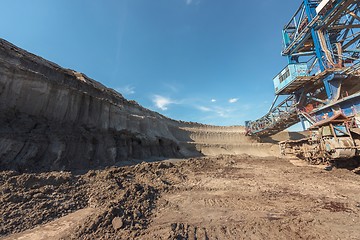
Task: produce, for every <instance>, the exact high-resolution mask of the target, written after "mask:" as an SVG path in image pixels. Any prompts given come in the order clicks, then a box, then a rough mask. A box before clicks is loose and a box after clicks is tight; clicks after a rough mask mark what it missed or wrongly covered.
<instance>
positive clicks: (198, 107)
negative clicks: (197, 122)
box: [197, 106, 213, 112]
mask: <svg viewBox="0 0 360 240" xmlns="http://www.w3.org/2000/svg"><path fill="white" fill-rule="evenodd" d="M197 109H199V110H200V111H203V112H211V111H213V110H212V109H211V108H208V107H204V106H197Z"/></svg>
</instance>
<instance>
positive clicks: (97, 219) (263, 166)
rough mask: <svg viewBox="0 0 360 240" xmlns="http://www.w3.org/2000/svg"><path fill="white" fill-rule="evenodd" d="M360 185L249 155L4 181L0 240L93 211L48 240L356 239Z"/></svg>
mask: <svg viewBox="0 0 360 240" xmlns="http://www.w3.org/2000/svg"><path fill="white" fill-rule="evenodd" d="M359 180H360V176H359V175H356V174H354V173H353V172H351V171H348V170H346V169H334V170H332V171H330V172H328V171H324V170H323V169H320V168H314V167H310V166H295V165H293V164H291V163H290V162H289V160H287V159H281V158H274V157H266V158H260V157H252V156H248V155H238V156H218V157H203V158H193V159H187V160H179V161H175V160H172V161H164V162H155V163H145V162H144V163H141V164H137V165H135V166H128V167H110V168H107V169H104V170H91V171H89V172H87V173H84V174H74V173H70V172H48V173H40V174H26V173H24V174H19V173H17V172H13V171H4V172H2V174H1V182H0V191H1V197H0V205H1V206H2V207H1V212H0V216H1V219H0V222H1V229H0V234H1V235H0V236H3V237H5V238H4V239H42V238H41V236H44V234H45V233H46V231H50V230H51V229H50V230H49V228H50V227H47V228H46V227H44V226H47V225H44V224H45V223H47V222H49V221H52V220H54V219H58V221H60V222H61V221H62V219H64V218H61V217H62V216H66V215H68V216H70V217H68V218H75V217H76V216H77V213H78V214H80V212H77V210H78V209H93V210H91V211H89V212H88V214H87V217H86V216H85V217H84V218H83V219H82V220H81V221H80V222H78V223H72V225H71V226H70V227H69V226H68V227H59V228H60V230H59V232H58V234H56V236H54V239H56V238H60V237H61V238H63V239H359V236H360V225H359V221H360V215H359V214H360V194H359V192H360V185H359ZM71 212H74V213H73V215H69V213H71ZM35 226H40V228H36V229H35V230H33V232H32V233H31V234H30V233H29V232H26V231H25V230H26V229H31V228H34V227H35ZM41 226H43V227H41ZM61 228H62V229H61ZM24 231H25V232H24ZM19 232H23V233H22V234H14V233H19ZM60 233H61V234H60Z"/></svg>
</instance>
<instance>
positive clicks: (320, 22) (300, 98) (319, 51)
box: [245, 0, 360, 137]
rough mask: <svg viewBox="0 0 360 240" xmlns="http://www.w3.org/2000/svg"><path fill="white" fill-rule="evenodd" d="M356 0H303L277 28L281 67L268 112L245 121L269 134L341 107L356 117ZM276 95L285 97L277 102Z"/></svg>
mask: <svg viewBox="0 0 360 240" xmlns="http://www.w3.org/2000/svg"><path fill="white" fill-rule="evenodd" d="M359 11H360V1H359V0H303V1H302V3H301V5H300V7H299V8H298V9H297V11H296V12H295V14H294V15H293V16H292V17H291V19H290V21H289V22H288V23H287V24H286V25H285V26H284V28H283V30H282V36H283V50H282V52H281V54H282V55H283V56H285V57H287V59H288V64H289V65H288V66H286V67H285V68H284V69H283V70H282V71H281V72H280V73H279V74H278V75H277V76H275V78H274V79H273V81H274V87H275V100H274V102H273V104H272V106H271V107H270V110H269V112H268V113H267V114H266V115H265V116H263V117H262V118H260V119H258V120H256V121H247V122H246V123H245V126H246V129H247V134H248V135H257V136H260V137H261V136H269V135H272V134H275V133H277V132H280V131H282V130H284V129H286V128H288V127H290V126H291V125H294V124H296V123H298V122H302V124H303V127H304V129H305V122H309V123H310V125H312V124H314V123H316V122H318V121H320V120H322V119H324V118H327V117H331V116H332V115H333V114H334V113H337V112H340V111H341V112H342V113H344V114H345V115H346V116H348V117H350V118H352V119H353V120H354V124H356V121H357V120H358V119H359V120H360V16H359ZM279 96H282V98H285V99H284V100H283V101H281V102H280V103H278V104H277V102H278V99H279Z"/></svg>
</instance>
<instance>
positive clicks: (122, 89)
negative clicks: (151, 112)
mask: <svg viewBox="0 0 360 240" xmlns="http://www.w3.org/2000/svg"><path fill="white" fill-rule="evenodd" d="M115 90H116V91H118V92H119V93H121V94H124V95H132V94H134V93H135V87H133V86H130V85H126V86H124V87H118V88H116V89H115Z"/></svg>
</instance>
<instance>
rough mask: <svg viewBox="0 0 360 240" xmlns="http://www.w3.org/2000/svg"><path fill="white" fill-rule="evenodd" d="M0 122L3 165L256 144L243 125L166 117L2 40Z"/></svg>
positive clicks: (63, 163) (88, 164)
mask: <svg viewBox="0 0 360 240" xmlns="http://www.w3.org/2000/svg"><path fill="white" fill-rule="evenodd" d="M0 124H1V125H0V168H3V169H6V168H13V169H18V170H29V169H37V170H61V169H64V170H65V169H83V168H93V167H99V166H108V165H112V164H115V163H117V162H121V161H124V160H128V159H146V158H150V157H190V156H199V155H204V154H210V155H214V154H219V153H225V154H226V153H232V154H233V153H239V152H241V153H243V152H246V151H247V150H249V149H250V148H251V147H255V148H256V144H255V145H254V144H253V143H252V142H251V141H250V142H249V141H248V139H246V138H245V137H244V129H243V128H242V127H215V126H207V125H202V124H197V123H187V122H180V121H175V120H172V119H169V118H166V117H164V116H163V115H161V114H158V113H156V112H153V111H150V110H148V109H145V108H143V107H141V106H140V105H139V104H137V103H136V102H134V101H128V100H126V99H125V98H124V97H123V96H122V95H121V94H119V93H117V92H116V91H114V90H112V89H109V88H106V87H105V86H103V85H102V84H100V83H99V82H96V81H94V80H93V79H90V78H88V77H87V76H86V75H84V74H82V73H79V72H76V71H73V70H70V69H64V68H62V67H60V66H58V65H56V64H54V63H52V62H49V61H47V60H45V59H43V58H40V57H38V56H35V55H33V54H31V53H29V52H26V51H25V50H22V49H20V48H18V47H16V46H14V45H12V44H11V43H9V42H7V41H5V40H2V39H0ZM236 143H247V145H246V146H247V147H244V146H243V145H242V146H241V147H240V148H239V146H238V144H236ZM250 146H251V147H250ZM255 152H256V151H255Z"/></svg>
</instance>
